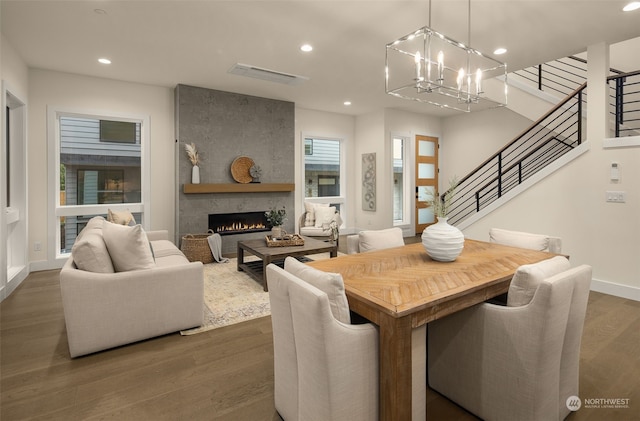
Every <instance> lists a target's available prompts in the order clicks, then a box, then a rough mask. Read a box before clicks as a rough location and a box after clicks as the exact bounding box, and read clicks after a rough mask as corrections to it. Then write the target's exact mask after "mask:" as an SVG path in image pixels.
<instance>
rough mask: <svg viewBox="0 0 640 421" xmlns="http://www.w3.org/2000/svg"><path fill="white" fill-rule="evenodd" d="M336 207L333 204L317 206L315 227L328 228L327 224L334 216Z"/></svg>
mask: <svg viewBox="0 0 640 421" xmlns="http://www.w3.org/2000/svg"><path fill="white" fill-rule="evenodd" d="M335 214H336V207H335V206H328V207H323V206H318V207H317V208H316V224H315V227H316V228H322V229H329V225H330V224H331V222H332V221H333V219H334V218H335Z"/></svg>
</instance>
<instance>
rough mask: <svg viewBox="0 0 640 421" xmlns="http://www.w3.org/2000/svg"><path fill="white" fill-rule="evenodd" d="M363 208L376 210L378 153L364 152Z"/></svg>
mask: <svg viewBox="0 0 640 421" xmlns="http://www.w3.org/2000/svg"><path fill="white" fill-rule="evenodd" d="M362 210H365V211H371V212H373V211H375V210H376V154H375V152H373V153H364V154H362Z"/></svg>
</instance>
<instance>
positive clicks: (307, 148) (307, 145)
mask: <svg viewBox="0 0 640 421" xmlns="http://www.w3.org/2000/svg"><path fill="white" fill-rule="evenodd" d="M304 154H305V155H313V139H305V140H304Z"/></svg>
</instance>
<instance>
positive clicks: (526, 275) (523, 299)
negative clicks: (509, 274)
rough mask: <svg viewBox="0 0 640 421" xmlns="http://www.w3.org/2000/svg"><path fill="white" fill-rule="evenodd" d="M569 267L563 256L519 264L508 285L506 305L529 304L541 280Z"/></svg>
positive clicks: (567, 260)
mask: <svg viewBox="0 0 640 421" xmlns="http://www.w3.org/2000/svg"><path fill="white" fill-rule="evenodd" d="M570 267H571V265H570V264H569V259H567V258H566V257H563V256H556V257H553V258H551V259H547V260H543V261H542V262H539V263H533V264H530V265H522V266H520V267H519V268H518V270H516V273H515V274H514V275H513V279H512V280H511V285H509V292H508V294H507V306H509V307H519V306H524V305H527V304H529V303H530V302H531V300H532V299H533V296H534V295H535V293H536V290H537V289H538V285H540V283H541V282H542V281H544V280H545V279H547V278H550V277H552V276H553V275H556V274H558V273H561V272H564V271H566V270H569V268H570Z"/></svg>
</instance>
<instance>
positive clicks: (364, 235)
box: [347, 227, 404, 254]
mask: <svg viewBox="0 0 640 421" xmlns="http://www.w3.org/2000/svg"><path fill="white" fill-rule="evenodd" d="M400 246H404V238H403V236H402V230H401V229H400V228H398V227H393V228H387V229H381V230H364V231H360V232H359V233H358V234H351V235H348V236H347V254H355V253H364V252H367V251H373V250H382V249H388V248H392V247H400Z"/></svg>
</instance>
